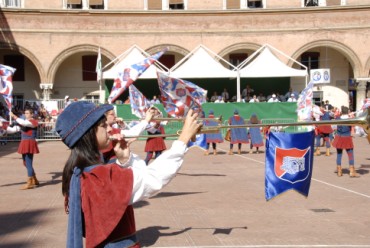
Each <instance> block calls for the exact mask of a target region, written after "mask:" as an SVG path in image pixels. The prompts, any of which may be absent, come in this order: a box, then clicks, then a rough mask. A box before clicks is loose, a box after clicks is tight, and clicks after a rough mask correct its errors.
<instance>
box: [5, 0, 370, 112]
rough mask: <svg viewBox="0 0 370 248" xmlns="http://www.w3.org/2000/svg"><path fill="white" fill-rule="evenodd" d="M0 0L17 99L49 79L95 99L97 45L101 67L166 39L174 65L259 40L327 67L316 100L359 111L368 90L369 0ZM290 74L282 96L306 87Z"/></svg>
mask: <svg viewBox="0 0 370 248" xmlns="http://www.w3.org/2000/svg"><path fill="white" fill-rule="evenodd" d="M0 7H1V9H0V25H1V36H0V63H1V64H6V63H8V64H9V63H13V64H14V65H18V66H19V67H20V69H19V70H18V72H17V73H19V75H20V74H22V75H20V76H18V78H15V79H14V94H15V97H16V98H17V97H18V98H23V99H42V98H44V97H45V95H44V94H45V91H44V90H42V89H41V88H42V87H41V88H40V86H43V85H51V86H52V90H51V91H49V93H50V95H49V96H48V97H50V98H51V99H62V98H63V97H64V96H65V95H69V96H70V97H71V98H74V97H76V98H88V97H91V96H96V94H99V92H97V90H98V89H99V88H98V86H97V83H96V81H95V80H94V77H96V75H95V74H94V68H95V64H93V63H92V61H94V59H95V61H96V55H97V51H98V49H99V48H100V49H101V52H102V62H103V66H104V65H107V64H108V63H110V61H112V60H114V59H115V58H116V57H118V56H119V55H120V54H121V53H122V52H124V51H126V50H127V49H129V48H130V47H132V46H133V45H137V46H139V47H141V48H142V49H144V50H145V51H146V52H148V53H150V54H151V53H154V52H156V51H158V50H160V49H161V48H163V47H164V46H168V47H169V51H168V52H167V53H166V55H169V56H170V57H169V58H170V62H169V63H170V65H171V64H172V65H173V64H176V63H177V62H178V61H180V60H181V59H182V58H183V57H184V56H186V55H187V54H188V53H189V52H190V51H192V50H193V49H194V48H195V47H197V46H199V45H204V46H207V47H208V48H209V49H211V50H212V51H214V52H215V53H216V54H218V55H219V56H221V57H222V58H224V59H225V60H227V61H231V62H233V63H235V61H232V60H235V58H236V60H238V56H241V57H240V58H244V57H243V54H244V55H245V58H246V57H247V56H248V55H250V54H252V53H253V52H254V51H256V50H257V49H258V48H259V47H261V46H262V45H264V44H269V45H271V46H273V47H275V48H277V49H279V50H280V51H282V52H284V53H285V54H287V55H288V56H290V57H292V58H293V59H295V60H297V61H300V62H302V63H303V62H304V63H305V64H307V65H308V67H309V68H311V69H315V68H329V69H330V71H331V81H330V83H328V84H323V85H319V86H317V87H315V91H316V96H317V97H318V98H319V99H320V100H329V102H330V103H332V104H333V105H334V106H341V105H346V106H348V105H352V106H353V108H357V109H358V108H359V107H361V105H362V104H361V103H362V101H363V100H364V99H365V98H366V97H367V95H366V94H367V84H368V82H369V81H370V78H369V77H370V76H369V70H370V50H369V47H370V42H369V37H370V18H369V16H370V0H326V1H325V0H308V1H307V0H253V1H251V0H207V1H196V0H183V1H181V0H125V1H119V0H50V1H43V0H32V1H29V0H0ZM94 56H95V57H94ZM171 58H172V60H171ZM281 59H282V60H283V61H284V58H281ZM239 62H240V61H239ZM284 62H285V63H286V64H287V65H289V66H291V67H295V68H298V67H297V65H294V64H292V62H291V61H288V60H285V61H284ZM205 66H206V65H205ZM21 67H22V68H21ZM86 68H89V69H86ZM17 69H18V68H17ZM273 80H274V79H271V83H273ZM288 80H289V86H285V87H284V88H282V89H281V92H280V93H282V94H285V92H286V91H287V90H288V88H289V87H292V88H293V90H295V91H298V92H299V91H301V90H302V89H303V88H304V87H305V81H304V80H302V79H295V78H291V79H288ZM222 87H227V84H226V83H225V85H223V86H222ZM234 88H235V87H232V88H231V90H232V91H233V90H235V89H234ZM208 93H209V96H210V95H211V93H212V92H210V91H209V92H208ZM266 94H267V93H266ZM351 101H352V102H351ZM354 110H355V109H354Z"/></svg>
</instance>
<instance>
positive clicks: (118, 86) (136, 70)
mask: <svg viewBox="0 0 370 248" xmlns="http://www.w3.org/2000/svg"><path fill="white" fill-rule="evenodd" d="M167 50H168V48H165V49H163V50H162V51H160V52H158V53H156V54H154V55H153V56H151V57H149V58H146V59H144V60H143V61H141V62H139V63H137V64H133V65H131V66H130V67H127V68H123V70H122V71H121V72H119V73H118V75H117V77H116V78H115V79H114V82H113V87H112V90H111V92H110V95H109V97H108V102H109V103H113V102H114V101H115V100H116V99H117V98H118V97H119V96H120V95H121V94H122V93H123V92H124V91H125V90H126V89H127V88H128V87H129V86H130V85H131V84H133V83H134V82H135V81H136V79H138V78H139V77H140V75H141V74H143V73H144V72H145V71H146V69H148V68H149V66H151V65H152V64H153V63H154V62H155V61H157V60H158V59H159V58H160V57H161V56H162V55H163V54H164V53H165V52H166V51H167Z"/></svg>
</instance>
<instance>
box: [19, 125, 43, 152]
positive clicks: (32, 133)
mask: <svg viewBox="0 0 370 248" xmlns="http://www.w3.org/2000/svg"><path fill="white" fill-rule="evenodd" d="M29 121H30V122H31V123H32V125H33V126H34V127H22V132H21V135H22V139H21V143H19V147H18V153H19V154H28V153H31V154H37V153H39V148H38V146H37V142H36V134H37V126H38V121H37V120H34V119H31V120H29Z"/></svg>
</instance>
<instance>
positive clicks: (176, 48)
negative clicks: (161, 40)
mask: <svg viewBox="0 0 370 248" xmlns="http://www.w3.org/2000/svg"><path fill="white" fill-rule="evenodd" d="M164 47H168V48H169V49H168V51H171V52H175V53H178V54H181V55H183V56H184V57H185V56H186V55H187V54H188V53H189V52H190V51H189V50H187V49H185V48H183V47H180V46H177V45H171V44H162V45H157V46H152V47H150V48H148V49H146V52H147V53H149V54H154V53H157V52H159V51H161V50H162V49H163V48H164Z"/></svg>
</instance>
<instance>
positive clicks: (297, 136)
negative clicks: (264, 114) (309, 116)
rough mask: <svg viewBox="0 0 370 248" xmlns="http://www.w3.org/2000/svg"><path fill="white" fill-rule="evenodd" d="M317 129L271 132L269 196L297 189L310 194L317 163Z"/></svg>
mask: <svg viewBox="0 0 370 248" xmlns="http://www.w3.org/2000/svg"><path fill="white" fill-rule="evenodd" d="M314 138H315V132H314V131H310V132H304V133H277V132H270V133H269V138H268V139H266V163H265V164H266V171H265V197H266V200H267V201H268V200H270V199H272V198H274V197H275V196H277V195H279V194H281V193H284V192H286V191H288V190H291V189H294V190H296V191H297V192H299V193H301V194H303V195H305V196H306V197H307V196H308V192H309V189H310V184H311V176H312V165H313V146H314Z"/></svg>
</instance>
